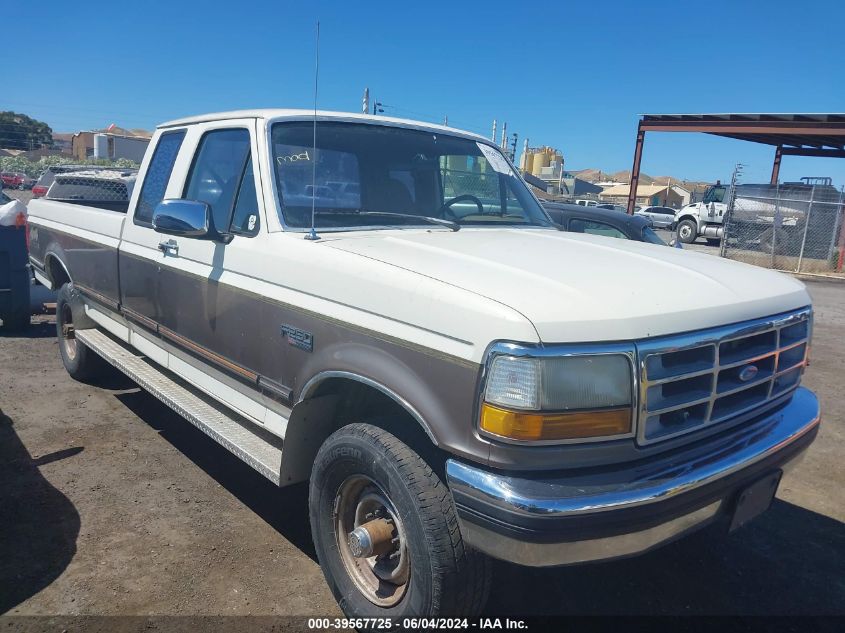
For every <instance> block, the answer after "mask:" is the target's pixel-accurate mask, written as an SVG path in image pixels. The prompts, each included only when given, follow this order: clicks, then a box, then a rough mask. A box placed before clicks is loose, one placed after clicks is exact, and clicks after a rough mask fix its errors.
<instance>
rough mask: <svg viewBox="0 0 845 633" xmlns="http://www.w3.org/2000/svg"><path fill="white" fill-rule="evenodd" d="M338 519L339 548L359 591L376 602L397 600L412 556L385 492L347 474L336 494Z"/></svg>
mask: <svg viewBox="0 0 845 633" xmlns="http://www.w3.org/2000/svg"><path fill="white" fill-rule="evenodd" d="M334 519H335V521H334V522H335V535H336V538H337V545H338V551H339V553H340V557H341V560H342V561H343V564H344V567H345V568H346V571H347V573H348V574H349V577H350V578H351V579H352V581H353V582H354V583H355V586H356V587H357V589H358V590H359V591H360V592H361V593H362V594H364V596H366V598H367V599H368V600H369V601H370V602H372V603H373V604H376V605H378V606H381V607H391V606H394V605H395V604H397V603H398V602H399V601H400V600H401V599H402V597H403V596H404V595H405V590H406V588H407V585H408V580H409V579H410V569H411V560H410V554H409V552H408V550H407V548H406V545H405V529H404V526H403V524H402V521H401V519H400V517H399V513H398V512H397V511H396V508H395V507H394V505H393V503H392V502H391V501H390V499H389V497H388V496H387V494H385V492H384V491H383V490H382V489H381V487H380V486H378V484H376V483H375V482H374V481H373V480H371V479H370V478H369V477H366V476H363V475H355V476H352V477H349V478H348V479H347V480H346V481H344V482H343V484H341V486H340V488H339V490H338V493H337V496H336V498H335V517H334Z"/></svg>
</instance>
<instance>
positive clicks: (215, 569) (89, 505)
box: [0, 282, 845, 616]
mask: <svg viewBox="0 0 845 633" xmlns="http://www.w3.org/2000/svg"><path fill="white" fill-rule="evenodd" d="M808 286H809V288H810V291H811V293H812V295H813V297H814V300H815V306H816V327H815V340H814V347H813V351H812V365H811V367H810V368H809V370H808V372H807V375H806V379H805V384H806V385H808V386H810V387H811V388H813V389H815V390H817V392H818V393H819V394H820V396H821V399H822V404H823V409H824V417H825V423H824V425H823V427H822V430H821V432H820V435H819V438H818V440H817V441H816V442H815V444H814V445H813V446H812V447H811V449H810V451H809V452H808V454H807V457H806V459H805V460H804V461H803V462H802V463H801V464H800V465H799V466H798V467H797V468H796V470H795V471H794V472H793V473H792V474H791V475H790V476H788V477H787V478H785V479H784V481H783V483H782V485H781V488H780V491H779V494H778V497H779V498H778V500H777V501H776V502H775V504H774V506H773V507H772V508H771V509H770V511H769V512H767V513H766V514H765V515H763V516H762V517H760V518H759V519H758V520H757V521H755V522H753V523H752V524H751V525H749V526H747V527H745V528H743V529H741V530H740V531H739V532H737V533H735V534H734V535H732V536H731V537H729V538H725V537H724V536H723V535H722V534H721V533H720V532H719V533H717V531H716V530H714V529H708V530H705V531H703V532H700V533H698V534H695V535H693V536H691V537H689V538H687V539H685V540H682V541H679V542H676V543H674V544H671V545H669V546H667V547H665V548H663V549H661V550H658V551H655V552H652V553H649V554H647V555H644V556H641V557H638V558H632V559H628V560H623V561H618V562H611V563H604V564H596V565H587V566H581V567H576V568H568V569H557V570H531V569H524V568H519V567H514V566H510V565H506V564H497V565H496V581H495V582H494V589H493V594H492V596H491V599H490V602H489V604H488V607H487V610H488V612H489V613H490V614H494V615H517V614H520V615H531V614H541V615H548V614H669V615H688V614H721V615H724V614H728V615H732V614H749V615H750V614H764V615H779V614H840V615H845V574H843V570H845V523H843V521H845V490H843V486H845V467H843V455H845V405H843V404H842V400H841V399H840V398H841V395H842V394H841V392H842V389H843V387H845V379H843V377H845V284H841V283H819V282H810V283H808ZM3 612H6V613H8V614H19V615H24V614H32V615H39V614H40V615H71V614H89V615H110V614H112V615H116V614H124V615H127V614H128V615H205V614H209V615H247V614H249V615H273V614H287V615H291V614H295V615H313V616H336V615H340V612H339V610H338V607H337V605H336V604H335V602H334V600H333V598H332V596H331V595H330V593H329V591H328V589H327V587H326V585H325V583H324V581H323V577H322V574H321V572H320V569H319V567H318V565H317V564H316V562H315V561H314V552H313V547H312V544H311V542H310V536H309V530H308V521H307V512H306V493H305V489H304V487H301V486H300V487H295V488H291V489H283V490H279V489H277V488H275V487H274V486H273V485H272V484H271V483H270V482H268V481H266V480H265V479H264V478H263V477H261V476H260V475H258V474H257V473H255V472H254V471H252V470H251V469H250V468H249V467H248V466H246V465H244V464H243V463H241V462H240V461H238V460H237V459H236V458H235V457H233V456H231V455H230V454H229V453H227V452H226V451H225V450H224V449H222V448H220V447H219V446H217V445H216V444H214V443H213V442H212V441H211V440H210V439H208V438H207V437H206V436H204V435H203V434H202V433H200V432H199V431H198V430H196V429H195V428H193V427H192V426H190V425H189V424H187V423H185V422H184V421H182V420H181V418H179V417H178V416H177V415H176V414H175V413H173V412H171V411H170V410H169V409H167V408H165V407H164V406H163V405H162V404H160V403H159V402H158V401H157V400H155V399H154V398H153V397H151V396H149V395H148V394H146V393H144V392H141V391H139V390H138V389H137V388H135V387H133V385H132V384H131V383H128V382H127V381H125V380H122V379H115V381H114V382H113V383H112V384H110V385H107V387H106V388H99V387H92V386H88V385H85V384H81V383H77V382H74V381H73V380H71V379H70V378H69V377H68V376H67V374H66V373H65V371H64V370H63V369H62V366H61V363H60V361H59V356H58V351H57V347H56V342H55V337H54V325H53V321H52V317H47V316H39V317H34V319H33V325H32V327H31V329H30V331H29V332H28V334H27V335H26V336H24V337H11V336H10V337H2V335H0V613H3Z"/></svg>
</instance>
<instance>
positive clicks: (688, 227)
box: [678, 220, 698, 244]
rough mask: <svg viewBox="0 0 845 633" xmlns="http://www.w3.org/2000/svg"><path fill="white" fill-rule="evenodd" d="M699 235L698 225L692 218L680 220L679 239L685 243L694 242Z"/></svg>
mask: <svg viewBox="0 0 845 633" xmlns="http://www.w3.org/2000/svg"><path fill="white" fill-rule="evenodd" d="M696 237H698V227H697V226H696V225H695V222H693V221H692V220H681V221H680V222H678V239H679V240H681V242H683V243H684V244H692V243H693V242H694V241H695V238H696Z"/></svg>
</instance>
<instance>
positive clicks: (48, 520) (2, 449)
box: [0, 410, 83, 613]
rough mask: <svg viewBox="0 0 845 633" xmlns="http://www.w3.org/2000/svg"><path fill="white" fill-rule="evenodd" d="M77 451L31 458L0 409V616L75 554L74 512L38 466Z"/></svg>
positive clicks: (76, 523)
mask: <svg viewBox="0 0 845 633" xmlns="http://www.w3.org/2000/svg"><path fill="white" fill-rule="evenodd" d="M82 450H83V449H82V447H73V448H68V449H64V450H61V451H57V452H55V453H51V454H49V455H43V456H41V457H39V458H38V459H33V458H32V456H31V455H30V454H29V452H27V450H26V447H24V445H23V443H22V442H21V440H20V438H19V437H18V436H17V433H16V432H15V428H14V424H13V423H12V420H11V419H10V418H9V417H8V416H7V415H5V414H4V413H3V412H2V410H0V613H5V612H6V611H8V610H9V609H11V608H12V607H14V606H15V605H17V604H20V603H21V602H23V601H24V600H26V599H27V598H29V597H31V596H33V595H35V594H36V593H38V592H39V591H41V590H42V589H43V588H44V587H46V586H48V585H49V584H50V583H51V582H53V580H55V579H56V578H57V577H58V576H59V575H60V574H61V573H62V572H63V571H64V570H65V568H66V567H67V566H68V564H69V563H70V561H71V560H72V559H73V557H74V555H75V554H76V539H77V537H78V535H79V513H78V512H77V511H76V508H75V507H74V505H73V504H72V503H71V502H70V500H69V499H68V498H67V497H65V496H64V495H63V494H62V493H61V492H59V491H58V490H57V489H56V488H54V487H53V486H52V485H51V484H50V483H49V482H48V481H47V480H46V479H45V478H44V477H43V476H42V475H41V473H40V471H39V470H38V468H39V467H40V466H45V465H47V464H50V463H52V462H55V461H58V460H60V459H68V458H72V457H73V456H74V455H76V454H78V453H80V452H81V451H82Z"/></svg>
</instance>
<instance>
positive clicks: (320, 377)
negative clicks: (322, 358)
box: [296, 371, 438, 446]
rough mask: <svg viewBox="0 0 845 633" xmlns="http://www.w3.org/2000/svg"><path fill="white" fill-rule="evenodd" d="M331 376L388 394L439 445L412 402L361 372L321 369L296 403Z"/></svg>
mask: <svg viewBox="0 0 845 633" xmlns="http://www.w3.org/2000/svg"><path fill="white" fill-rule="evenodd" d="M329 378H345V379H347V380H354V381H355V382H360V383H362V384H364V385H367V386H368V387H372V388H373V389H377V390H378V391H381V392H382V393H383V394H384V395H386V396H388V397H389V398H390V399H391V400H393V401H394V402H396V404H398V405H399V406H400V407H402V408H403V409H405V411H407V412H408V413H409V414H410V415H411V417H412V418H414V420H416V421H417V423H418V424H419V425H420V426H421V427H422V428H423V430H424V431H425V434H426V435H428V437H429V439H430V440H431V441H432V443H434V445H435V446H438V442H437V438H436V437H435V436H434V433H432V432H431V428H430V427H429V426H428V423H426V421H425V419H424V418H423V417H422V415H420V412H419V411H417V410H416V409H415V408H414V407H413V405H411V403H410V402H408V401H407V400H405V398H403V397H402V396H400V395H399V394H398V393H396V392H395V391H393V390H392V389H390V388H388V387H385V386H384V385H383V384H381V383H380V382H377V381H375V380H373V379H372V378H367V377H366V376H361V375H360V374H355V373H352V372H349V371H321V372H320V373H318V374H315V375H314V376H312V377H311V378H309V379H308V382H306V383H305V384H304V385H303V387H302V390H301V391H300V392H299V399H298V400H297V401H296V404H299V403H300V402H302V401H303V400H307V399H308V398H310V397H311V396H312V395H313V393H314V392H315V391H316V390H317V387H319V386H320V384H321V383H322V382H323V381H324V380H328V379H329Z"/></svg>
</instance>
